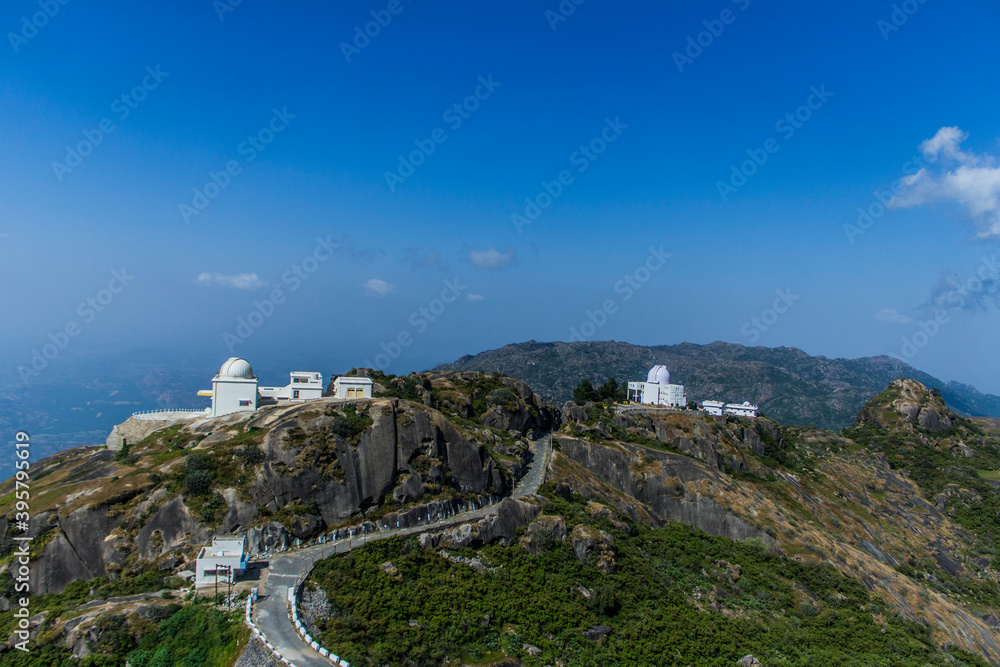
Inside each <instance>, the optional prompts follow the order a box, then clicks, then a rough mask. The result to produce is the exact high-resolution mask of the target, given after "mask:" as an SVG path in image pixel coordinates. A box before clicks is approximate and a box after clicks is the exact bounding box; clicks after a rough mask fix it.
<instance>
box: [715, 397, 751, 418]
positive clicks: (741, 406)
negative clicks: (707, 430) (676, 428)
mask: <svg viewBox="0 0 1000 667" xmlns="http://www.w3.org/2000/svg"><path fill="white" fill-rule="evenodd" d="M701 409H702V410H704V411H705V412H707V413H708V414H710V415H714V416H716V417H721V416H723V415H733V416H735V417H756V416H757V413H758V412H759V411H760V409H759V408H758V407H757V406H756V405H752V404H751V403H750V402H749V401H744V402H742V403H723V402H722V401H702V402H701Z"/></svg>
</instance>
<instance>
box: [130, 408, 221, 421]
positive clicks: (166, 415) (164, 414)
mask: <svg viewBox="0 0 1000 667" xmlns="http://www.w3.org/2000/svg"><path fill="white" fill-rule="evenodd" d="M206 412H207V408H180V409H176V410H140V411H139V412H133V413H132V417H134V418H135V419H145V420H155V419H173V418H177V417H180V416H181V415H189V414H193V413H200V414H205V413H206ZM157 415H160V416H159V417H158V416H157Z"/></svg>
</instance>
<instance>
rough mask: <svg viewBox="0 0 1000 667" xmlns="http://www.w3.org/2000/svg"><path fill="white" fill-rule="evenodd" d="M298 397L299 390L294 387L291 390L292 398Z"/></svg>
mask: <svg viewBox="0 0 1000 667" xmlns="http://www.w3.org/2000/svg"><path fill="white" fill-rule="evenodd" d="M298 397H299V390H298V389H296V390H294V391H293V392H292V398H298Z"/></svg>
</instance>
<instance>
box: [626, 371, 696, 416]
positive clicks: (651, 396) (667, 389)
mask: <svg viewBox="0 0 1000 667" xmlns="http://www.w3.org/2000/svg"><path fill="white" fill-rule="evenodd" d="M628 400H630V401H632V402H634V403H644V404H646V405H665V406H668V407H683V406H685V405H687V396H686V395H685V394H684V385H680V384H670V371H668V370H667V367H666V366H663V365H662V364H661V365H658V366H653V367H652V368H651V369H649V373H648V374H647V375H646V381H645V382H629V383H628Z"/></svg>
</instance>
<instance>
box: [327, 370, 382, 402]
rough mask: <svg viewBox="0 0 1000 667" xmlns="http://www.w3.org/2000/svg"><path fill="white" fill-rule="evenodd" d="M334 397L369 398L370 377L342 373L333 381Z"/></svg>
mask: <svg viewBox="0 0 1000 667" xmlns="http://www.w3.org/2000/svg"><path fill="white" fill-rule="evenodd" d="M333 397H334V398H371V397H372V379H371V378H362V377H355V376H351V377H348V376H345V375H342V376H340V377H339V378H337V379H336V380H334V381H333Z"/></svg>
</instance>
